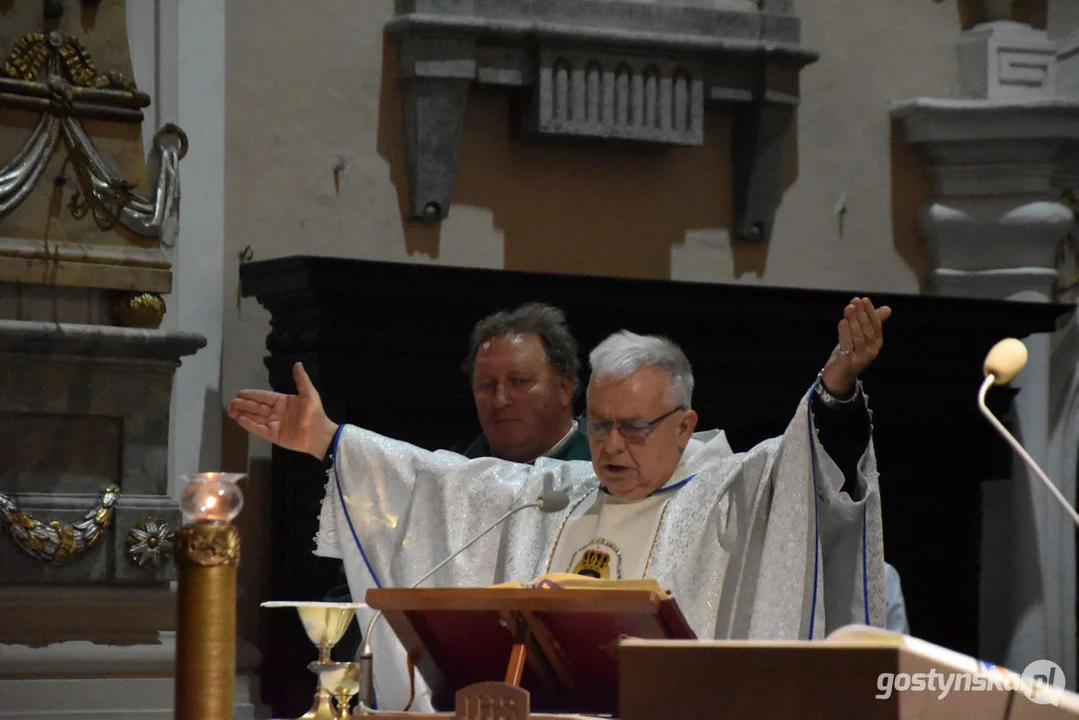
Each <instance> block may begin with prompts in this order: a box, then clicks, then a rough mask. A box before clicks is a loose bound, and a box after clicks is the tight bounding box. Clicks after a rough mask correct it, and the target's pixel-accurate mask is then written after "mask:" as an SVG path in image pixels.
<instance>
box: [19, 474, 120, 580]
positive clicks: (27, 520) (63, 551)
mask: <svg viewBox="0 0 1079 720" xmlns="http://www.w3.org/2000/svg"><path fill="white" fill-rule="evenodd" d="M119 494H120V488H118V487H116V486H115V485H110V486H109V487H108V488H106V489H105V491H104V492H103V493H102V494H101V500H100V501H99V502H98V503H97V504H96V505H94V507H93V508H91V509H90V510H89V511H88V512H86V514H84V515H83V516H82V519H81V520H79V521H78V522H76V523H72V524H69V523H66V522H60V521H58V520H53V521H52V522H45V521H42V520H38V519H36V518H34V517H31V516H30V515H29V514H28V513H26V512H23V511H22V510H20V509H19V507H18V506H17V505H16V504H15V502H14V501H13V500H12V499H11V498H9V497H7V496H6V495H4V494H3V493H0V525H3V524H6V525H7V530H8V533H9V534H10V535H11V537H12V538H13V539H14V540H15V543H16V544H17V545H18V546H19V547H20V548H22V549H23V550H25V551H26V552H27V553H28V554H29V555H30V556H31V557H35V558H37V559H38V560H41V561H42V562H46V563H51V564H53V565H66V564H67V563H70V562H74V561H75V560H78V559H79V558H81V557H82V556H83V555H85V554H86V552H87V551H88V550H89V549H90V548H92V547H93V546H94V545H96V544H97V542H98V540H100V539H101V536H102V535H103V534H104V533H105V531H106V530H108V528H109V525H111V524H112V516H113V513H114V512H115V511H114V509H113V508H114V507H115V505H116V498H117V496H118V495H119Z"/></svg>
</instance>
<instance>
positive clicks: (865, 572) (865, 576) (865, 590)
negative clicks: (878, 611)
mask: <svg viewBox="0 0 1079 720" xmlns="http://www.w3.org/2000/svg"><path fill="white" fill-rule="evenodd" d="M868 505H869V503H868V501H867V502H866V505H865V506H863V507H862V596H863V597H864V599H865V624H866V625H871V624H872V623H870V622H869V559H868V556H869V552H868V550H867V547H868V539H867V538H866V536H867V535H868V533H869V531H868V528H867V526H868V524H869V521H868V519H867V511H866V506H868Z"/></svg>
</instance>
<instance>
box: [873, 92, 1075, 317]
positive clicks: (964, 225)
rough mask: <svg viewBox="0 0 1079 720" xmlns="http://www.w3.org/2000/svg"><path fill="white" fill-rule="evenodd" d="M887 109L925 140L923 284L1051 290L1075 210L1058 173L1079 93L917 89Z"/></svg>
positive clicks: (997, 292)
mask: <svg viewBox="0 0 1079 720" xmlns="http://www.w3.org/2000/svg"><path fill="white" fill-rule="evenodd" d="M892 115H893V117H896V118H898V119H899V120H901V121H902V123H903V128H904V136H905V139H906V141H907V142H908V143H912V144H917V145H922V146H923V147H924V148H925V150H926V155H927V159H928V161H929V165H930V167H931V172H932V176H933V180H934V191H935V192H934V196H933V197H932V198H931V199H930V200H929V201H928V202H927V203H926V204H925V205H924V206H923V207H922V210H921V214H920V217H919V222H920V226H921V229H922V233H923V237H924V238H925V241H926V245H927V248H928V250H929V253H930V256H931V259H932V265H933V269H932V270H931V272H930V275H929V277H928V278H927V286H928V287H927V289H928V290H929V291H930V292H933V293H938V294H943V295H964V296H980V297H993V298H1001V299H1003V298H1008V297H1011V296H1013V295H1016V294H1017V293H1019V292H1022V291H1025V290H1033V291H1036V292H1037V293H1038V294H1040V295H1041V296H1042V297H1044V298H1046V299H1048V298H1051V297H1052V296H1053V290H1054V286H1055V284H1056V282H1057V275H1058V273H1057V268H1056V257H1057V251H1058V248H1059V246H1060V243H1061V241H1062V240H1063V238H1064V237H1065V235H1066V234H1067V232H1068V231H1069V230H1070V229H1071V225H1072V222H1073V219H1074V215H1073V212H1072V208H1071V207H1070V206H1069V204H1068V203H1067V202H1066V201H1065V200H1064V197H1063V188H1062V186H1061V183H1062V181H1063V180H1064V178H1066V177H1067V173H1069V172H1070V171H1069V164H1070V163H1068V162H1067V159H1068V157H1070V154H1069V151H1070V152H1074V150H1075V149H1079V103H1076V102H1071V101H1068V100H1044V101H1029V102H1011V103H1001V102H988V101H979V100H929V99H921V100H911V101H907V102H902V103H897V104H896V105H895V106H894V108H893V111H892Z"/></svg>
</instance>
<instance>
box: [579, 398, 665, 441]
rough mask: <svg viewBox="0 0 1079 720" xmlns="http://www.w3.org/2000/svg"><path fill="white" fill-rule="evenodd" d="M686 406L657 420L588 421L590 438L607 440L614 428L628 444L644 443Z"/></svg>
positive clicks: (596, 419) (590, 419) (592, 419)
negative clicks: (664, 422) (668, 419)
mask: <svg viewBox="0 0 1079 720" xmlns="http://www.w3.org/2000/svg"><path fill="white" fill-rule="evenodd" d="M685 409H686V407H685V406H684V405H679V406H678V407H676V408H675V409H673V410H671V411H670V412H665V413H663V414H662V415H660V416H659V417H658V418H656V419H655V420H636V421H634V420H600V419H599V418H589V419H588V437H589V438H591V439H593V440H606V439H607V438H608V436H610V434H611V429H612V428H617V429H618V434H619V435H621V436H622V439H623V440H625V441H626V442H628V443H643V442H644V441H645V440H647V439H648V436H649V435H651V434H652V430H654V429H655V427H656V425H659V424H660V423H661V422H663V421H664V420H666V419H667V418H669V417H670V416H671V415H674V414H675V413H676V412H678V411H679V410H685Z"/></svg>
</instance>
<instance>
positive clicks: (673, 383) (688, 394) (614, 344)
mask: <svg viewBox="0 0 1079 720" xmlns="http://www.w3.org/2000/svg"><path fill="white" fill-rule="evenodd" d="M588 361H589V363H590V364H591V365H592V376H591V377H590V378H589V380H588V382H589V385H591V384H592V381H593V380H604V381H618V380H624V379H625V378H627V377H629V376H630V375H632V374H633V373H635V372H637V371H638V370H639V369H641V368H642V367H644V366H645V365H654V366H655V367H658V368H659V369H660V370H663V371H664V372H665V373H667V375H668V377H669V378H670V390H669V391H668V393H667V397H668V399H669V400H670V401H671V402H672V403H674V404H676V405H683V406H685V407H686V408H689V407H692V402H693V368H692V367H691V366H690V364H689V358H687V357H686V354H685V353H684V352H682V348H680V347H678V346H677V345H675V344H674V343H673V342H671V341H670V340H668V339H667V338H665V337H660V336H657V335H638V334H636V333H632V332H630V331H629V330H622V331H620V332H616V333H615V334H613V335H611V336H609V337H608V338H607V339H606V340H604V341H603V342H601V343H600V344H599V345H597V346H596V348H595V349H594V350H593V351H592V353H591V354H590V355H589V356H588Z"/></svg>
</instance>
